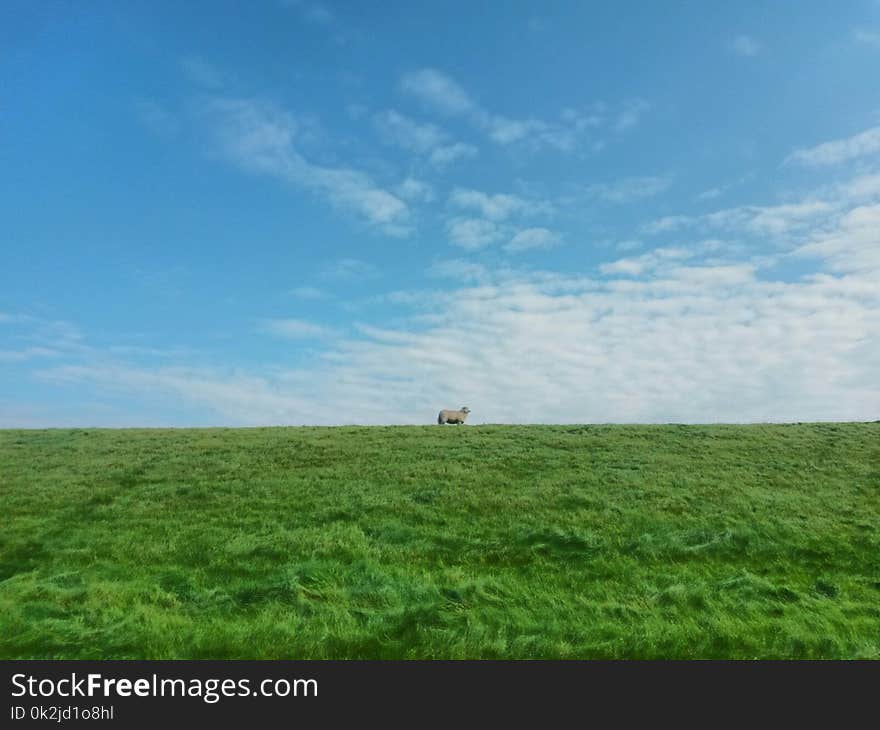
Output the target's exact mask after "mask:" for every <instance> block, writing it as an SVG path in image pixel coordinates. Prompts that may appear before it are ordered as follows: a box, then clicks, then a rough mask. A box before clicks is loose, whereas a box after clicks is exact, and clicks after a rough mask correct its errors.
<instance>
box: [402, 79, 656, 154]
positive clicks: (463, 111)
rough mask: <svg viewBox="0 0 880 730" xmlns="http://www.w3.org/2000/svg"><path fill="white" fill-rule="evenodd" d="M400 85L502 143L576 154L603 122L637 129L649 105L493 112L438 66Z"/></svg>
mask: <svg viewBox="0 0 880 730" xmlns="http://www.w3.org/2000/svg"><path fill="white" fill-rule="evenodd" d="M400 88H401V90H402V91H403V92H404V93H406V94H408V95H409V96H412V97H414V98H415V99H417V100H418V101H420V102H421V104H422V105H423V106H425V107H427V108H429V109H432V110H434V111H436V112H438V113H440V114H443V115H445V116H447V117H459V118H463V119H465V120H467V121H468V122H469V123H470V124H471V125H472V126H474V127H476V128H477V129H479V130H480V131H482V132H483V133H485V134H486V135H487V136H488V137H489V139H490V140H492V141H493V142H495V143H496V144H498V145H502V146H508V145H512V144H524V145H527V146H529V147H531V148H533V149H540V148H544V147H550V148H553V149H557V150H559V151H561V152H573V151H574V150H575V149H576V148H577V147H578V145H579V144H580V142H581V140H582V139H584V138H585V137H588V136H589V135H591V134H594V133H595V131H596V129H598V128H600V127H602V126H603V125H606V124H611V126H612V127H613V129H614V130H616V131H618V132H622V131H624V130H626V129H629V128H631V127H634V126H636V125H637V124H638V123H639V120H640V119H641V116H642V115H643V114H644V112H645V111H646V110H647V109H648V108H650V105H649V104H648V103H647V102H646V101H645V100H643V99H634V100H630V101H627V102H625V103H624V104H623V105H622V107H621V109H620V110H619V111H618V112H617V114H616V115H611V114H610V113H609V112H608V109H607V106H606V105H605V104H604V103H596V104H593V105H592V106H590V107H587V108H586V109H583V110H576V109H571V108H566V109H563V110H562V112H561V113H560V115H559V118H558V119H552V120H547V119H536V118H533V117H527V118H513V117H510V116H507V115H503V114H497V113H494V112H491V111H489V110H488V109H486V108H485V107H483V106H482V105H481V104H480V103H478V102H477V101H476V100H475V99H474V98H473V97H472V96H471V95H469V94H468V93H467V91H465V89H464V88H463V87H462V86H461V85H460V84H459V83H458V82H456V81H455V80H454V79H452V78H451V77H450V76H448V75H446V74H444V73H443V72H441V71H438V70H437V69H433V68H423V69H419V70H416V71H411V72H408V73H405V74H404V75H403V76H402V78H401V81H400ZM612 120H613V121H612ZM602 145H603V143H602V142H601V141H600V140H593V146H594V150H597V149H599V148H601V146H602Z"/></svg>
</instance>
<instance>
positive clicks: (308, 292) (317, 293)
mask: <svg viewBox="0 0 880 730" xmlns="http://www.w3.org/2000/svg"><path fill="white" fill-rule="evenodd" d="M290 294H291V295H292V296H294V297H296V298H297V299H305V300H313V301H316V300H320V299H327V298H328V297H329V296H330V295H329V294H328V293H327V292H325V291H324V290H323V289H319V288H318V287H315V286H297V287H294V288H293V289H291V290H290Z"/></svg>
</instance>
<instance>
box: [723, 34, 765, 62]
mask: <svg viewBox="0 0 880 730" xmlns="http://www.w3.org/2000/svg"><path fill="white" fill-rule="evenodd" d="M730 49H731V50H732V51H733V52H734V53H735V54H737V55H738V56H745V57H747V58H752V57H754V56H757V55H758V54H759V53H760V52H761V50H762V46H761V44H760V43H759V42H758V41H757V40H755V39H754V38H752V37H751V36H748V35H738V36H737V37H736V38H734V39H733V40H732V41H731V42H730Z"/></svg>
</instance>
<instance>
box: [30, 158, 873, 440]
mask: <svg viewBox="0 0 880 730" xmlns="http://www.w3.org/2000/svg"><path fill="white" fill-rule="evenodd" d="M877 177H878V178H880V176H877ZM873 178H874V176H871V175H862V176H859V177H857V178H853V179H852V180H849V181H845V182H843V183H835V184H833V185H829V186H826V187H825V188H822V189H820V190H819V191H817V192H813V193H810V194H808V195H806V196H804V197H802V198H801V199H793V200H792V201H791V202H788V203H785V204H784V205H763V206H750V207H743V208H732V209H727V210H723V211H717V212H716V214H712V215H715V216H716V217H715V218H714V219H713V221H714V224H716V225H726V226H729V227H730V230H731V231H732V232H735V231H738V230H754V231H756V232H757V231H763V230H774V229H776V228H778V227H780V225H781V227H782V228H783V229H785V230H786V231H787V233H788V234H789V235H790V236H791V239H790V240H789V241H788V242H787V247H786V249H785V250H784V251H783V254H784V255H786V256H793V257H797V258H799V259H802V260H809V261H811V262H812V263H813V265H814V267H815V269H814V272H813V273H811V274H807V275H802V276H800V277H798V278H796V279H794V280H788V281H779V280H776V279H775V278H774V277H773V275H772V271H773V270H772V268H771V269H768V268H767V266H770V265H772V262H767V260H766V259H765V257H763V255H762V254H761V253H759V252H754V251H753V252H752V253H748V252H746V253H742V251H741V250H740V249H737V248H736V247H728V246H727V245H726V243H725V242H723V241H717V240H703V241H697V242H694V243H683V244H682V245H676V246H663V247H658V248H656V249H653V250H648V251H646V252H645V253H644V254H642V255H639V256H631V257H628V258H622V259H618V260H612V261H608V262H605V263H603V264H601V265H600V266H598V267H597V271H596V275H595V276H594V275H591V274H589V273H587V272H584V273H579V274H561V273H555V272H550V271H535V270H511V269H510V268H506V267H505V268H501V269H498V268H495V269H493V268H490V267H488V266H487V265H485V264H481V263H475V262H470V261H463V260H460V259H454V260H451V261H439V262H435V263H434V264H433V265H432V266H431V268H430V269H429V271H428V273H430V274H431V275H432V276H434V277H438V278H442V280H443V281H442V286H438V287H437V289H435V290H423V291H411V292H397V293H395V294H393V295H389V297H388V301H389V302H393V303H395V304H396V305H397V306H400V307H404V308H406V311H407V315H406V316H402V317H400V318H397V324H395V325H394V326H393V327H391V326H387V325H386V326H376V325H373V324H369V323H363V324H362V325H361V326H359V327H357V328H355V329H354V330H353V332H354V333H355V334H352V335H348V336H344V337H343V336H340V335H339V334H336V336H334V337H326V336H324V329H323V328H322V327H321V326H320V325H317V324H315V323H313V322H310V321H308V320H299V319H295V320H270V321H268V322H265V323H263V324H264V326H269V328H270V329H271V330H274V331H273V332H271V334H274V335H275V336H289V337H292V338H294V339H298V340H299V339H301V340H306V341H308V342H309V347H310V348H312V349H313V354H314V358H313V359H314V360H315V361H316V363H315V364H314V365H313V366H309V367H307V368H306V369H299V370H290V369H283V368H264V369H262V370H261V371H259V372H251V373H242V372H239V371H223V370H219V369H208V368H196V367H181V366H178V367H159V368H148V367H146V366H144V365H138V364H131V363H120V362H118V361H115V360H108V359H101V358H100V357H96V356H94V354H93V356H91V357H90V360H89V362H85V363H81V364H77V365H69V364H65V365H60V366H57V367H46V368H44V369H43V370H41V371H40V373H41V375H40V377H41V378H42V379H43V380H44V381H46V382H49V383H54V384H56V385H59V386H61V385H66V384H76V385H77V386H78V385H79V384H83V383H91V384H95V385H97V386H98V387H100V388H102V389H111V388H112V389H116V390H120V391H125V392H130V393H134V394H139V395H143V396H145V397H148V396H149V397H152V396H155V395H157V394H166V395H167V394H171V395H174V396H175V397H177V398H178V399H179V400H180V401H181V402H184V403H188V404H193V405H194V406H196V407H199V408H202V409H209V410H210V411H211V412H213V413H216V414H218V415H217V417H218V419H220V420H222V421H223V422H226V423H241V424H269V423H427V422H429V421H430V419H431V417H432V416H433V415H434V412H436V408H437V407H438V404H442V403H446V402H450V401H453V402H462V403H465V402H466V403H468V404H469V405H470V406H471V408H472V411H473V416H474V420H475V422H522V421H532V422H556V423H560V422H561V423H564V422H597V421H599V422H604V421H613V422H620V421H630V422H632V421H648V422H658V421H659V422H668V421H676V422H706V421H787V420H873V419H875V418H876V414H877V412H878V409H880V385H878V382H877V378H876V374H877V371H878V368H880V299H878V290H877V281H878V277H880V253H878V252H880V245H878V243H880V241H878V234H877V231H878V230H880V181H878V180H874V179H873ZM678 218H679V219H682V220H685V221H688V225H690V226H694V225H698V218H692V217H688V216H678ZM777 219H778V220H780V221H784V223H782V224H779V223H775V222H774V223H771V222H770V221H774V220H777ZM480 220H481V221H483V222H484V223H487V224H489V226H490V228H489V229H487V230H488V231H489V235H490V236H491V235H492V233H491V232H492V231H493V230H497V227H498V226H503V225H507V223H506V222H504V221H501V222H499V223H495V222H493V221H489V220H487V219H480ZM491 226H495V228H494V229H493V228H491ZM526 230H528V229H526ZM679 230H680V232H682V233H684V232H685V231H686V230H687V229H686V228H684V229H679ZM521 232H523V233H524V232H525V231H521ZM479 233H480V231H479V230H478V231H476V234H479ZM484 233H485V232H484ZM341 268H342V269H351V268H355V269H357V268H358V266H357V265H356V264H349V263H344V264H341ZM450 343H454V346H450ZM380 400H381V402H382V404H383V406H382V409H381V411H379V410H377V409H376V408H375V403H376V402H377V401H380Z"/></svg>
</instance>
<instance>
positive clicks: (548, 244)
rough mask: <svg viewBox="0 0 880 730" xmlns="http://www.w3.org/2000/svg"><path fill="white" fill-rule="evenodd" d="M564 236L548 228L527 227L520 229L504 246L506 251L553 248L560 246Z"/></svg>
mask: <svg viewBox="0 0 880 730" xmlns="http://www.w3.org/2000/svg"><path fill="white" fill-rule="evenodd" d="M561 240H562V237H561V236H560V235H559V234H558V233H554V232H553V231H551V230H548V229H547V228H526V229H524V230H522V231H518V232H517V233H516V235H515V236H514V237H513V238H512V239H510V242H509V243H508V244H507V245H506V246H505V247H504V248H505V250H506V251H511V252H516V251H527V250H529V249H536V248H553V247H554V246H558V245H559V243H560V241H561Z"/></svg>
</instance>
